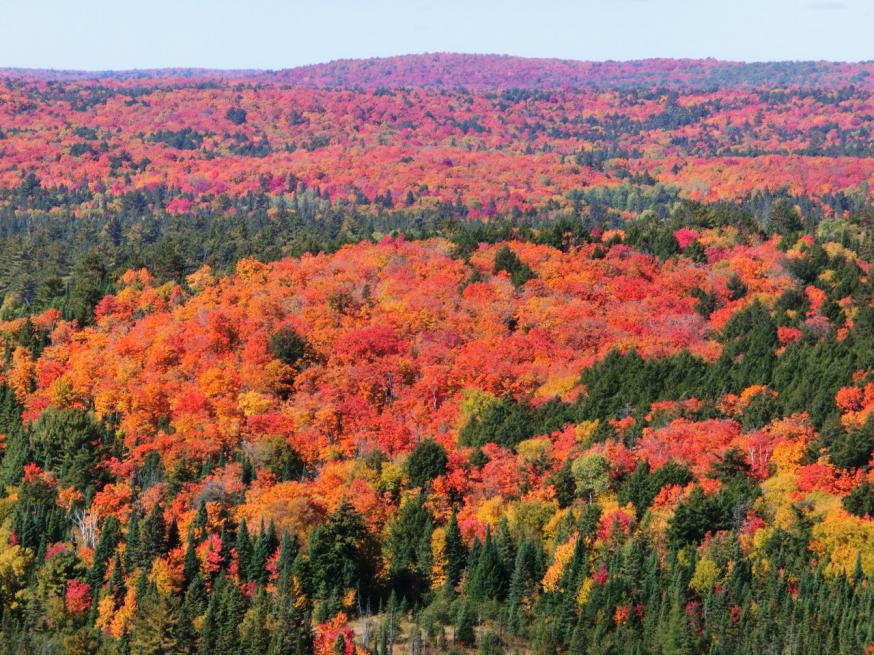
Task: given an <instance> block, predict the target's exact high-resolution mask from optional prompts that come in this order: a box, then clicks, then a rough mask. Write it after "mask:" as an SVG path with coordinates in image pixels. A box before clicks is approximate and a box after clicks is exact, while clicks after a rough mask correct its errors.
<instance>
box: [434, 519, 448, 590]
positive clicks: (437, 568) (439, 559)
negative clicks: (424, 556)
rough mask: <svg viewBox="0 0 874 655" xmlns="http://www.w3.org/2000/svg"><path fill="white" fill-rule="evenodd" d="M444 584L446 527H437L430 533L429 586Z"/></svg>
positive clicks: (436, 586)
mask: <svg viewBox="0 0 874 655" xmlns="http://www.w3.org/2000/svg"><path fill="white" fill-rule="evenodd" d="M444 584H446V529H445V528H437V529H436V530H434V532H432V533H431V588H432V589H439V588H440V587H442V586H443V585H444Z"/></svg>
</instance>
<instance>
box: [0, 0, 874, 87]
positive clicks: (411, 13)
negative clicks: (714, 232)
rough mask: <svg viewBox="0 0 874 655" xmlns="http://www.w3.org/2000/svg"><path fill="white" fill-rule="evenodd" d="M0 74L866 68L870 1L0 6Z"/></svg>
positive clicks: (871, 42) (137, 0)
mask: <svg viewBox="0 0 874 655" xmlns="http://www.w3.org/2000/svg"><path fill="white" fill-rule="evenodd" d="M0 23H2V27H3V29H2V38H0V67H7V66H16V67H18V66H26V67H38V68H76V69H89V70H102V69H129V68H152V67H168V66H186V67H187V66H197V67H210V68H271V69H276V68H287V67H291V66H297V65H300V64H309V63H317V62H322V61H329V60H331V59H338V58H346V57H373V56H385V55H394V54H406V53H417V52H482V53H506V54H515V55H524V56H537V57H562V58H570V59H596V60H603V59H639V58H644V57H707V56H712V57H717V58H720V59H736V60H748V61H761V60H774V59H831V60H848V61H859V60H869V59H874V38H872V37H874V0H726V1H724V2H723V1H716V0H576V1H573V0H533V1H529V2H523V1H521V0H357V1H356V0H308V1H307V2H299V1H298V0H286V1H284V2H283V1H281V0H233V1H231V0H210V1H207V0H147V1H145V2H144V1H141V0H79V1H77V0H0Z"/></svg>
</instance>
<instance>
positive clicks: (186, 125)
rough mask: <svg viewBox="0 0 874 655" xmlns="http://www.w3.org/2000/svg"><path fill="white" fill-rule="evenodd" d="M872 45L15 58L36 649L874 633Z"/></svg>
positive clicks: (18, 489)
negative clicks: (558, 56) (120, 66)
mask: <svg viewBox="0 0 874 655" xmlns="http://www.w3.org/2000/svg"><path fill="white" fill-rule="evenodd" d="M868 68H869V65H867V64H826V63H811V64H762V65H742V64H732V63H723V62H715V61H705V62H674V61H668V60H664V61H650V62H632V63H609V62H608V63H605V64H590V63H585V62H583V63H580V62H560V61H537V60H534V61H532V60H522V59H517V58H504V57H472V56H465V55H461V56H459V55H425V56H414V57H401V58H392V59H388V60H376V61H364V62H335V63H332V64H328V65H325V66H318V67H310V68H307V69H298V70H292V71H280V72H257V71H253V72H230V73H225V72H213V71H184V70H179V71H158V72H150V71H145V72H136V73H131V74H100V75H92V74H77V73H55V72H33V71H9V72H7V74H6V77H5V79H4V80H3V83H2V84H0V153H2V157H0V294H2V305H0V344H2V347H3V352H4V353H5V355H4V359H3V362H2V370H0V436H2V439H0V452H2V459H0V636H2V639H0V653H10V654H13V653H14V654H15V655H19V654H23V653H47V652H48V653H55V652H57V653H107V654H108V653H118V654H127V653H131V654H141V653H143V654H144V653H203V654H210V655H212V654H218V655H224V654H228V655H230V654H232V653H233V654H235V653H240V652H245V653H253V654H256V655H257V654H263V655H280V654H286V653H290V654H302V653H312V652H315V653H320V654H325V655H328V654H333V653H344V654H347V655H351V654H352V653H358V654H364V653H376V654H377V655H383V654H387V653H392V652H395V653H399V652H404V653H407V652H409V653H426V652H432V653H442V652H457V653H465V652H473V651H474V650H475V651H477V652H480V653H514V652H518V653H542V654H544V655H546V654H552V653H604V654H607V653H611V654H613V653H617V654H618V653H629V654H632V653H634V654H639V653H658V654H664V655H669V654H670V655H673V654H675V653H725V654H728V653H749V654H753V653H762V652H772V651H773V652H795V653H821V652H834V653H861V652H866V649H867V650H868V651H870V650H871V648H872V647H874V625H872V623H871V621H870V616H871V611H872V608H874V584H872V580H874V457H872V456H874V283H872V278H871V276H870V271H871V262H872V260H874V241H872V232H871V231H872V228H874V211H872V207H871V195H870V185H871V182H872V181H874V180H872V177H874V142H872V140H874V135H872V133H871V117H872V115H874V108H872V98H871V90H870V87H869V83H868V81H867V76H866V73H867V71H868ZM460 81H464V82H465V83H464V84H463V85H461V84H459V82H460Z"/></svg>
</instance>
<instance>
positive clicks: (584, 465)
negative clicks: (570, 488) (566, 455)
mask: <svg viewBox="0 0 874 655" xmlns="http://www.w3.org/2000/svg"><path fill="white" fill-rule="evenodd" d="M571 472H572V474H573V476H574V481H575V482H576V485H577V493H578V494H579V495H580V496H582V497H584V498H588V499H589V503H590V504H591V503H592V502H594V499H595V496H597V495H598V494H602V493H604V492H605V491H607V489H609V488H610V464H609V462H608V461H607V459H606V458H605V457H603V456H602V455H584V456H582V457H578V458H577V459H575V460H574V463H573V465H572V466H571Z"/></svg>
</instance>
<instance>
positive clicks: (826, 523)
mask: <svg viewBox="0 0 874 655" xmlns="http://www.w3.org/2000/svg"><path fill="white" fill-rule="evenodd" d="M810 546H811V549H812V550H813V551H814V552H815V553H817V554H818V555H820V556H821V557H827V558H828V561H829V563H828V566H827V567H826V571H827V572H828V573H832V574H834V575H838V574H840V573H846V574H848V575H849V574H852V572H853V569H854V568H855V566H856V559H857V558H859V559H860V560H861V564H862V571H863V572H864V573H865V575H867V576H874V521H869V520H865V519H862V518H859V517H858V516H853V515H852V514H849V513H848V512H846V511H844V510H843V509H835V510H833V511H831V512H829V513H828V514H827V515H826V516H825V518H824V519H823V520H822V522H821V523H817V524H816V525H814V526H813V541H812V542H811V544H810Z"/></svg>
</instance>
